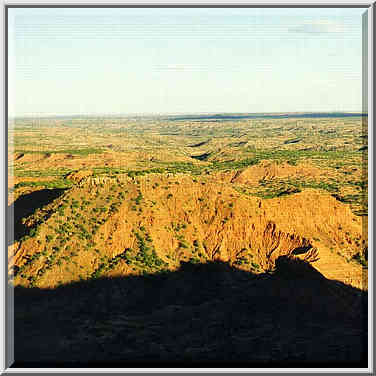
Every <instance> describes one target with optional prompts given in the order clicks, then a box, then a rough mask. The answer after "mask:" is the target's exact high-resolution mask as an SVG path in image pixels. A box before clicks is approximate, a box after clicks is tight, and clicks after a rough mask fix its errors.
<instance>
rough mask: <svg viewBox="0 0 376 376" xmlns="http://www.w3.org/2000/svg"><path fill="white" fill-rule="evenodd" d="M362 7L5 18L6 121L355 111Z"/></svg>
mask: <svg viewBox="0 0 376 376" xmlns="http://www.w3.org/2000/svg"><path fill="white" fill-rule="evenodd" d="M364 13H365V9H364V8H363V9H362V8H322V9H320V8H311V9H309V8H300V9H299V8H279V9H278V8H242V9H235V8H233V9H229V8H222V9H221V8H211V9H210V8H206V9H205V8H194V9H184V8H180V9H177V8H168V9H162V8H105V9H103V8H102V9H94V8H90V9H80V8H75V9H74V8H70V9H69V8H68V9H67V8H60V9H59V8H55V9H52V8H50V9H48V8H47V9H46V8H45V9H43V8H42V9H33V8H10V9H9V21H8V25H9V26H8V27H9V28H8V46H9V53H8V59H9V60H8V66H9V74H8V78H9V97H8V98H9V115H11V116H22V115H33V114H34V115H37V114H57V115H69V114H82V115H87V114H134V113H143V114H144V113H156V114H163V113H197V112H300V111H361V110H362V14H364Z"/></svg>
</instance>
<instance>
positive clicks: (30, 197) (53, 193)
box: [8, 189, 65, 245]
mask: <svg viewBox="0 0 376 376" xmlns="http://www.w3.org/2000/svg"><path fill="white" fill-rule="evenodd" d="M64 191H65V189H41V190H38V191H35V192H31V193H28V194H25V195H22V196H20V197H19V198H18V199H17V200H16V201H15V202H13V203H12V204H11V205H9V206H8V216H10V215H11V213H12V214H13V216H14V239H9V241H10V242H13V241H18V240H20V239H21V238H22V237H23V236H24V235H26V234H27V233H28V231H29V229H28V228H27V226H25V225H24V224H23V223H22V218H25V217H27V216H29V215H30V214H32V213H34V212H35V210H37V209H39V208H41V207H43V206H44V205H47V204H49V203H50V202H52V201H53V200H55V199H56V198H57V197H59V196H61V195H62V194H63V193H64ZM8 245H9V244H8Z"/></svg>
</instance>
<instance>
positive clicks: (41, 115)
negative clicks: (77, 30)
mask: <svg viewBox="0 0 376 376" xmlns="http://www.w3.org/2000/svg"><path fill="white" fill-rule="evenodd" d="M333 113H338V114H359V115H368V111H338V110H326V111H325V110H322V111H320V110H319V111H271V112H265V111H256V112H242V111H234V112H228V111H224V112H220V111H200V112H194V111H188V112H108V113H107V112H87V113H74V112H67V113H54V112H40V113H30V112H28V113H24V114H17V115H14V114H8V119H10V118H30V117H39V118H48V117H70V116H78V117H91V116H109V117H113V116H177V115H214V114H216V115H229V114H242V115H243V114H245V115H253V114H273V115H275V114H333Z"/></svg>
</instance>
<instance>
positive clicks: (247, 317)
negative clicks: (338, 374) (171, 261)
mask: <svg viewBox="0 0 376 376" xmlns="http://www.w3.org/2000/svg"><path fill="white" fill-rule="evenodd" d="M366 299H367V292H362V291H360V290H358V289H355V288H353V287H350V286H347V285H345V284H343V283H341V282H337V281H332V280H328V279H326V278H325V277H324V276H323V275H322V274H321V273H320V272H318V271H317V270H315V269H314V268H313V267H312V266H310V264H308V263H306V262H304V261H302V260H299V259H296V258H294V257H293V258H288V257H285V256H281V257H279V258H278V259H277V260H276V270H275V272H274V273H273V274H266V273H264V274H258V275H256V274H252V273H250V272H246V271H243V270H239V269H235V268H232V267H230V266H229V265H228V264H226V263H222V262H219V261H217V262H210V263H207V264H193V263H182V266H181V268H180V269H179V270H177V271H174V272H170V271H167V272H163V273H161V274H155V275H145V276H127V277H118V278H103V279H97V280H92V281H82V282H76V283H73V284H70V285H65V286H60V287H58V288H56V289H50V290H43V289H37V288H24V287H16V288H15V323H16V325H15V359H16V364H15V365H16V366H31V367H32V366H39V365H41V363H43V365H48V364H50V365H56V364H57V363H59V364H60V365H62V366H68V367H73V366H85V365H90V366H101V365H102V364H104V362H105V363H106V366H107V367H108V366H120V367H128V366H134V365H140V366H143V367H149V366H163V365H166V364H167V363H168V364H172V365H176V366H188V367H189V366H201V367H202V366H212V365H213V364H217V365H218V366H221V367H223V366H232V367H233V366H240V365H242V366H248V367H252V366H257V367H263V366H266V367H273V366H283V367H285V366H291V365H298V366H302V367H305V366H315V367H319V366H322V365H324V366H326V367H328V366H329V367H330V366H338V365H344V366H346V367H350V366H366V358H365V356H366V349H367V348H366V340H367V338H366V336H365V334H366V332H367V331H366V326H365V325H366V322H367V317H366V312H367V310H366V306H365V302H366ZM89 363H90V364H89Z"/></svg>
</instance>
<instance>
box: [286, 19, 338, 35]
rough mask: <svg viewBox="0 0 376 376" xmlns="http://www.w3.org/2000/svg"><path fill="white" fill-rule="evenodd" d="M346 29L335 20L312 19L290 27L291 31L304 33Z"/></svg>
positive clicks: (325, 32) (335, 31)
mask: <svg viewBox="0 0 376 376" xmlns="http://www.w3.org/2000/svg"><path fill="white" fill-rule="evenodd" d="M344 30H345V28H344V25H343V24H341V23H338V22H333V21H311V22H305V23H303V24H301V25H299V26H296V27H292V28H289V32H290V33H304V34H332V33H342V32H343V31H344Z"/></svg>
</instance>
